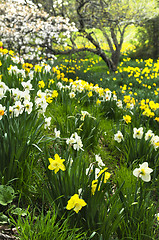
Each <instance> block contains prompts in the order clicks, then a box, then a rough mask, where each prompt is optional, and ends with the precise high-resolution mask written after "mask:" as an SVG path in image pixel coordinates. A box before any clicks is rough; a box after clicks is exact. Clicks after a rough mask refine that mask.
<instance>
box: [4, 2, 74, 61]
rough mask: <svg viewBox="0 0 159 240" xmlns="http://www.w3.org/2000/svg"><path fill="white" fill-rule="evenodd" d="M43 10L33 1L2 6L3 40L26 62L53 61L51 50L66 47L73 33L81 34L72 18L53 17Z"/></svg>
mask: <svg viewBox="0 0 159 240" xmlns="http://www.w3.org/2000/svg"><path fill="white" fill-rule="evenodd" d="M41 6H42V5H40V4H39V5H35V4H34V3H33V2H32V1H30V0H6V1H2V2H1V3H0V39H1V41H2V42H3V43H4V44H5V46H6V47H7V48H8V49H14V50H15V51H16V52H18V53H19V55H20V56H21V55H22V56H23V57H24V58H25V59H30V60H34V59H36V60H40V59H41V57H47V58H52V57H53V54H52V52H50V50H49V49H52V47H53V46H54V44H55V45H56V44H61V45H64V46H66V44H67V43H66V39H67V38H69V37H70V34H71V32H72V31H73V32H75V31H77V29H76V27H75V24H74V23H70V21H69V19H68V18H63V17H60V16H57V17H55V16H50V15H49V14H48V13H47V12H46V11H44V10H43V9H41ZM39 8H40V9H39Z"/></svg>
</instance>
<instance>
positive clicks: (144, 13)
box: [54, 0, 158, 71]
mask: <svg viewBox="0 0 159 240" xmlns="http://www.w3.org/2000/svg"><path fill="white" fill-rule="evenodd" d="M70 7H71V8H70ZM58 9H59V8H58ZM70 9H74V13H73V14H72V12H71V10H70ZM72 11H73V10H72ZM61 13H62V14H63V16H66V15H67V16H69V17H70V19H72V20H73V21H74V22H75V23H76V27H77V28H78V33H76V34H74V38H72V39H71V43H72V45H70V47H71V49H70V50H66V51H64V52H63V53H69V52H72V53H75V52H79V51H89V52H93V53H94V54H97V55H99V56H100V57H102V59H103V60H104V61H105V63H106V64H107V66H108V67H109V69H110V70H112V71H115V70H116V68H117V65H118V63H119V58H120V53H121V48H122V44H123V41H124V34H125V31H126V29H127V27H128V26H129V25H131V24H135V25H138V24H141V22H146V21H148V20H149V19H151V18H152V17H154V16H155V15H156V16H157V14H158V8H157V5H156V2H155V1H154V0H152V1H149V0H74V5H73V2H72V1H71V2H70V3H69V4H68V5H67V8H65V9H64V4H63V9H62V11H61ZM96 30H98V33H99V32H100V35H101V34H102V35H103V38H104V39H105V42H106V43H107V45H108V50H107V51H106V50H104V48H103V47H102V43H101V41H100V37H99V34H96V32H97V31H96ZM79 37H80V38H81V39H86V40H87V41H88V42H89V43H91V45H92V47H91V48H90V47H89V48H88V47H86V46H83V47H82V48H80V49H79V48H78V47H77V44H76V42H77V41H76V40H77V38H79ZM56 53H57V51H54V54H56ZM58 54H59V52H58Z"/></svg>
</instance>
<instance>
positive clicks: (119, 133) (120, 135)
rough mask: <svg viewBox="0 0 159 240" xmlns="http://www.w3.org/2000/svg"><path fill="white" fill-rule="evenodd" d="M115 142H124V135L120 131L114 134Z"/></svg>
mask: <svg viewBox="0 0 159 240" xmlns="http://www.w3.org/2000/svg"><path fill="white" fill-rule="evenodd" d="M114 140H115V141H117V142H118V143H120V142H121V141H122V140H124V137H123V134H122V132H120V131H117V133H116V134H114Z"/></svg>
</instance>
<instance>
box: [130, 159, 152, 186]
mask: <svg viewBox="0 0 159 240" xmlns="http://www.w3.org/2000/svg"><path fill="white" fill-rule="evenodd" d="M139 166H140V167H139V168H135V169H134V171H133V175H134V176H135V177H137V178H138V177H140V178H141V179H142V180H143V181H145V182H149V181H150V180H151V176H150V173H152V172H153V169H151V168H149V167H148V163H147V162H144V163H142V164H139Z"/></svg>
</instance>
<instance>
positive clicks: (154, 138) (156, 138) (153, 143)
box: [151, 135, 159, 151]
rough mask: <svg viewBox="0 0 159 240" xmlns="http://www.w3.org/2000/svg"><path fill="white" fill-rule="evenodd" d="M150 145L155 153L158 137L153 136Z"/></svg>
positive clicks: (158, 144)
mask: <svg viewBox="0 0 159 240" xmlns="http://www.w3.org/2000/svg"><path fill="white" fill-rule="evenodd" d="M151 144H152V145H153V146H154V149H155V151H156V150H157V148H158V147H159V136H157V135H155V136H152V138H151Z"/></svg>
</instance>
